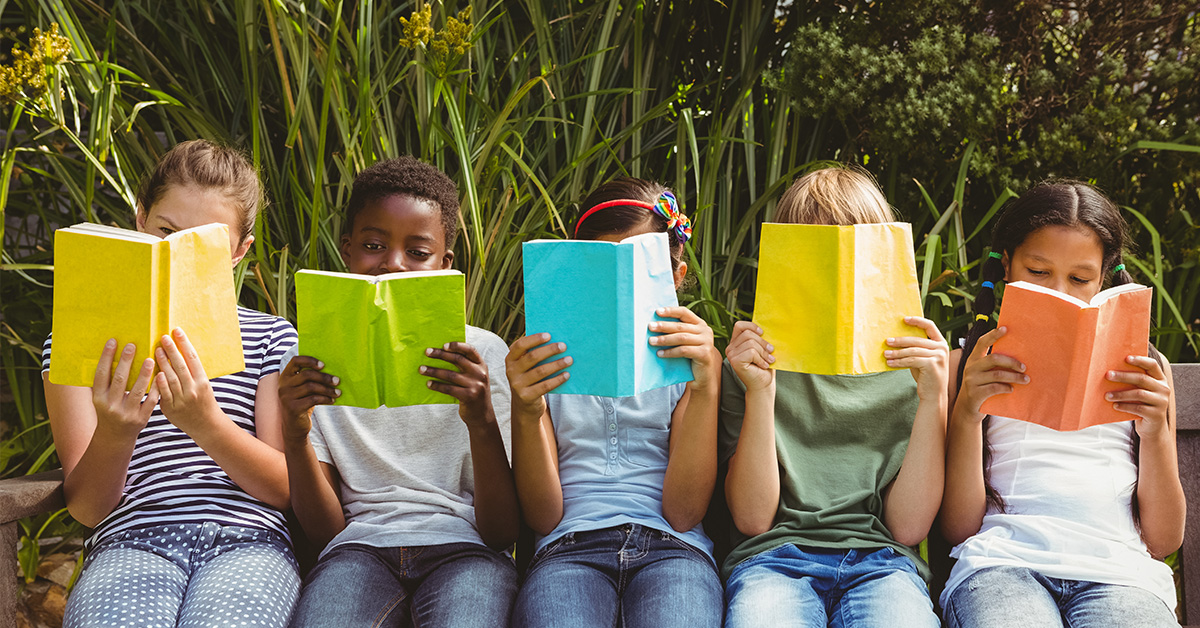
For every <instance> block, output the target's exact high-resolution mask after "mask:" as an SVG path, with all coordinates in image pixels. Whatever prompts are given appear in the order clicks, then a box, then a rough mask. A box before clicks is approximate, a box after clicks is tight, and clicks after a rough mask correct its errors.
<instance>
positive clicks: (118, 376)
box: [109, 343, 137, 400]
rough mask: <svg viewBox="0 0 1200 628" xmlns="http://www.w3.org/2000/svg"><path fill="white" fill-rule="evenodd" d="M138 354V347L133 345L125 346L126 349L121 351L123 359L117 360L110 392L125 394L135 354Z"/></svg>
mask: <svg viewBox="0 0 1200 628" xmlns="http://www.w3.org/2000/svg"><path fill="white" fill-rule="evenodd" d="M136 352H137V347H136V346H134V344H133V343H129V344H127V345H125V348H124V349H122V350H121V357H120V359H118V360H117V367H116V369H114V370H113V374H112V382H111V386H110V387H109V391H110V392H112V393H115V394H121V395H124V394H125V390H126V387H125V382H127V381H129V371H130V369H131V368H132V367H133V354H134V353H136ZM114 400H115V399H114Z"/></svg>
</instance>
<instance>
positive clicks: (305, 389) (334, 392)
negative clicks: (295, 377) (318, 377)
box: [292, 381, 342, 399]
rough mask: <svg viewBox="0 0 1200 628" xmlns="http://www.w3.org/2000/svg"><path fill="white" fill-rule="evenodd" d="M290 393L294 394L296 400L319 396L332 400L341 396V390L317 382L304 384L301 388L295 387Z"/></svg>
mask: <svg viewBox="0 0 1200 628" xmlns="http://www.w3.org/2000/svg"><path fill="white" fill-rule="evenodd" d="M292 391H293V392H292V394H294V395H295V398H297V399H301V398H304V397H308V396H310V395H320V396H322V397H330V398H332V399H336V398H338V397H341V396H342V390H341V389H340V388H335V387H334V386H330V385H328V384H326V383H324V382H319V381H310V382H305V384H304V385H303V386H296V387H295V388H293V389H292Z"/></svg>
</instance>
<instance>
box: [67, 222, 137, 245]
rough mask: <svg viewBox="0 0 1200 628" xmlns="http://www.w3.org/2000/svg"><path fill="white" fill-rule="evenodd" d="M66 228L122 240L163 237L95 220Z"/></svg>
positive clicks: (76, 231)
mask: <svg viewBox="0 0 1200 628" xmlns="http://www.w3.org/2000/svg"><path fill="white" fill-rule="evenodd" d="M63 230H64V229H60V230H59V231H63ZM65 230H67V231H73V232H75V233H88V234H92V235H96V236H100V237H103V238H117V239H121V240H130V241H133V242H150V243H154V242H158V241H159V240H161V238H158V237H155V236H152V235H150V234H148V233H142V232H141V231H134V230H133V229H122V228H120V227H113V226H111V225H102V224H98V223H94V222H81V223H79V224H77V225H71V226H70V227H65Z"/></svg>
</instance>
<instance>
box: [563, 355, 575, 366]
mask: <svg viewBox="0 0 1200 628" xmlns="http://www.w3.org/2000/svg"><path fill="white" fill-rule="evenodd" d="M574 363H575V358H573V357H571V356H567V357H565V358H563V364H567V365H571V364H574Z"/></svg>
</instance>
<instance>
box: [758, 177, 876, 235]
mask: <svg viewBox="0 0 1200 628" xmlns="http://www.w3.org/2000/svg"><path fill="white" fill-rule="evenodd" d="M895 220H896V215H895V213H894V212H893V211H892V207H891V206H890V205H888V202H887V199H885V198H884V197H883V192H882V191H881V190H880V189H879V186H878V185H877V184H876V183H875V179H874V178H873V177H871V175H870V174H868V173H867V172H866V171H864V170H862V169H860V168H858V167H856V166H835V167H831V168H822V169H820V170H814V171H812V172H810V173H808V174H806V175H804V176H802V177H800V178H799V179H797V180H796V182H795V183H793V184H792V186H791V187H790V188H788V189H787V191H786V192H784V193H783V196H782V197H781V198H780V199H779V203H778V204H777V205H776V208H775V222H784V223H792V224H802V225H842V226H846V225H861V224H867V223H879V222H894V221H895Z"/></svg>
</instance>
